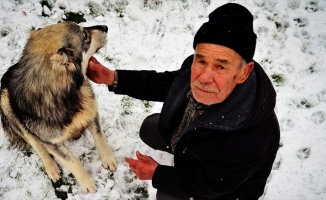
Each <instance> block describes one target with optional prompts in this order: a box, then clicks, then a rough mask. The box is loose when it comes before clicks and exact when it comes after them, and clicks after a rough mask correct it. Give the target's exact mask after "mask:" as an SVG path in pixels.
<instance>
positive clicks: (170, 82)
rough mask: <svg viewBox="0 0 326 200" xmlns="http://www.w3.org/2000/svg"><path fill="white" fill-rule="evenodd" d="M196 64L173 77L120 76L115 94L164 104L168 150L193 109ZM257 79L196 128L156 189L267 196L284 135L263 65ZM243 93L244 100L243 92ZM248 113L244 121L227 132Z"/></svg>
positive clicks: (160, 172)
mask: <svg viewBox="0 0 326 200" xmlns="http://www.w3.org/2000/svg"><path fill="white" fill-rule="evenodd" d="M192 59H193V56H190V57H188V58H187V59H186V60H185V61H184V63H183V65H182V67H181V69H180V70H178V71H173V72H162V73H157V72H155V71H126V70H118V71H117V72H118V75H119V82H118V87H117V88H116V90H115V93H117V94H126V95H129V96H132V97H135V98H138V99H142V100H151V101H162V102H164V104H163V108H162V112H161V114H160V121H159V131H160V133H161V135H162V136H163V138H164V139H165V140H166V142H167V143H168V144H170V142H171V137H172V133H173V131H174V130H175V129H176V128H177V127H178V125H179V123H180V121H181V120H182V117H183V113H184V110H185V108H186V106H187V103H188V99H187V93H188V92H189V90H190V68H191V64H192ZM252 74H255V75H252V77H253V78H252V80H253V81H254V83H255V84H254V85H251V86H250V88H249V86H246V82H247V81H246V82H245V83H243V84H240V85H238V86H236V88H235V90H234V91H233V92H232V94H231V95H230V96H229V97H228V98H227V99H226V100H225V101H224V102H222V103H221V104H216V105H214V106H212V107H211V108H209V110H207V111H206V112H205V113H204V114H203V115H201V116H199V117H198V118H196V119H195V120H194V121H193V122H191V124H190V125H189V127H188V128H187V130H186V132H185V134H184V135H183V136H182V137H181V138H180V140H179V142H178V144H177V146H176V150H175V154H174V162H175V166H174V167H173V166H163V165H159V166H158V168H157V169H156V171H155V173H154V176H153V180H152V183H153V186H154V187H155V188H157V189H160V190H161V191H167V192H169V193H172V194H177V195H180V196H184V197H188V198H189V197H193V198H194V199H237V198H238V199H258V198H259V197H260V196H261V195H262V194H263V191H264V187H265V184H266V180H267V178H268V176H269V174H270V172H271V169H272V165H273V162H274V159H275V156H276V153H277V149H278V146H279V137H280V131H279V125H278V121H277V118H276V115H275V113H274V107H275V102H276V93H275V90H274V88H273V86H272V84H271V82H270V80H269V78H268V76H267V75H266V74H265V72H264V71H263V69H262V68H261V66H260V65H259V64H258V63H255V66H254V72H252ZM248 79H249V78H248ZM243 89H246V90H244V91H246V92H245V94H243V93H241V92H239V91H241V90H243ZM250 91H251V92H250ZM249 96H251V97H254V99H255V100H254V102H253V103H252V104H248V105H249V106H251V107H252V108H251V109H247V107H246V106H247V101H246V100H247V98H249ZM248 110H249V111H250V112H247V113H246V119H245V120H242V121H241V122H240V124H237V125H236V126H228V124H234V122H235V119H237V117H238V118H241V112H242V111H243V112H246V111H248ZM230 121H232V123H229V122H230Z"/></svg>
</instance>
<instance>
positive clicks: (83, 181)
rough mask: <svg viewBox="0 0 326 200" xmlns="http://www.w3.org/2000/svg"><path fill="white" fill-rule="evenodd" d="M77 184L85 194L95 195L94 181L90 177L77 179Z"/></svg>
mask: <svg viewBox="0 0 326 200" xmlns="http://www.w3.org/2000/svg"><path fill="white" fill-rule="evenodd" d="M77 182H78V184H79V185H80V187H81V189H82V190H83V192H85V193H95V192H96V190H97V187H96V184H95V180H94V179H93V177H91V176H86V177H82V178H79V179H78V178H77Z"/></svg>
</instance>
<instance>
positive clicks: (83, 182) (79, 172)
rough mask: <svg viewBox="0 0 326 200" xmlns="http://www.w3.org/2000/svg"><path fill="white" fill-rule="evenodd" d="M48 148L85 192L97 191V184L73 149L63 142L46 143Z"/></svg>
mask: <svg viewBox="0 0 326 200" xmlns="http://www.w3.org/2000/svg"><path fill="white" fill-rule="evenodd" d="M44 145H45V146H46V148H47V150H48V151H49V152H50V153H51V154H52V155H53V156H54V157H55V158H57V159H58V161H59V162H60V163H61V164H62V165H63V166H64V167H65V168H66V169H67V170H68V171H70V172H71V173H72V174H73V175H74V176H75V178H76V180H77V182H78V184H79V185H80V186H81V188H82V190H83V192H92V193H93V192H96V189H97V188H96V184H95V180H94V179H93V177H91V176H90V175H89V174H88V173H87V172H86V170H85V169H84V167H83V166H82V164H81V163H80V161H79V160H78V159H77V158H76V157H75V156H74V155H73V154H72V153H71V151H70V150H69V149H68V148H67V147H66V145H64V144H63V143H59V144H49V143H46V144H44Z"/></svg>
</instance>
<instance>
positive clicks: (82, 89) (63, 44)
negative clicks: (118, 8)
mask: <svg viewBox="0 0 326 200" xmlns="http://www.w3.org/2000/svg"><path fill="white" fill-rule="evenodd" d="M106 33H107V27H106V26H93V27H81V26H78V25H77V24H75V23H71V22H62V23H58V24H55V25H50V26H47V27H45V28H43V29H39V30H35V31H32V32H31V35H30V37H29V39H28V41H27V43H26V46H25V48H24V50H23V54H22V56H21V59H20V60H19V62H18V63H17V64H15V65H13V66H12V67H10V68H9V69H8V71H7V72H6V73H5V74H4V75H3V77H2V79H1V92H0V112H1V120H2V125H3V129H4V132H5V134H6V135H7V137H8V139H9V141H10V142H11V143H12V144H13V145H14V146H16V147H19V148H25V147H29V146H30V147H32V148H33V149H34V150H35V152H36V153H37V154H38V155H39V156H40V158H41V159H42V161H43V163H44V167H45V170H46V172H47V174H48V175H49V177H50V178H51V179H52V180H53V181H57V180H58V179H59V178H60V169H59V167H58V166H57V164H56V163H55V161H54V160H53V159H52V157H51V156H50V154H51V155H53V156H54V157H55V158H56V159H57V160H58V161H59V162H60V163H61V164H62V165H63V166H64V167H65V168H67V169H68V170H69V171H70V172H72V174H73V175H74V176H75V178H76V180H77V182H78V183H79V185H80V186H81V187H82V189H83V191H85V192H87V191H88V192H95V191H96V185H95V181H94V179H93V178H92V177H91V176H90V175H89V174H88V173H87V172H86V171H85V169H84V168H83V166H82V165H81V163H80V162H79V161H78V159H76V158H75V157H74V156H73V154H72V153H71V152H70V151H69V149H68V148H67V147H66V146H65V145H64V142H65V141H66V140H69V139H73V138H74V139H77V138H79V137H80V136H81V135H82V134H83V133H84V131H85V129H87V128H88V129H89V131H90V133H91V134H92V136H93V138H94V141H95V145H96V147H97V149H98V151H99V154H100V157H101V160H102V164H103V166H104V167H105V168H110V170H114V169H115V168H116V165H117V164H116V160H115V157H114V154H113V152H112V151H111V149H110V147H109V145H108V144H107V141H106V137H105V135H104V133H103V131H102V130H101V127H100V124H99V115H98V110H97V103H96V99H95V96H94V93H93V91H92V88H91V85H90V83H89V81H88V78H87V77H86V69H87V65H88V60H89V58H90V57H91V56H92V55H93V54H94V53H95V52H96V51H97V50H98V49H99V48H101V47H102V46H103V45H104V43H105V41H106Z"/></svg>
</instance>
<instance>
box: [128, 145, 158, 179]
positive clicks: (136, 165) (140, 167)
mask: <svg viewBox="0 0 326 200" xmlns="http://www.w3.org/2000/svg"><path fill="white" fill-rule="evenodd" d="M136 156H137V158H138V159H133V158H128V157H126V158H125V161H126V162H127V163H128V164H129V167H130V169H131V170H132V171H133V172H134V173H135V174H136V176H137V177H138V179H140V180H152V178H153V175H154V172H155V169H156V167H157V166H158V165H159V164H158V163H157V162H156V161H155V160H154V159H153V158H152V157H150V156H146V155H143V154H141V153H140V152H139V151H137V152H136Z"/></svg>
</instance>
